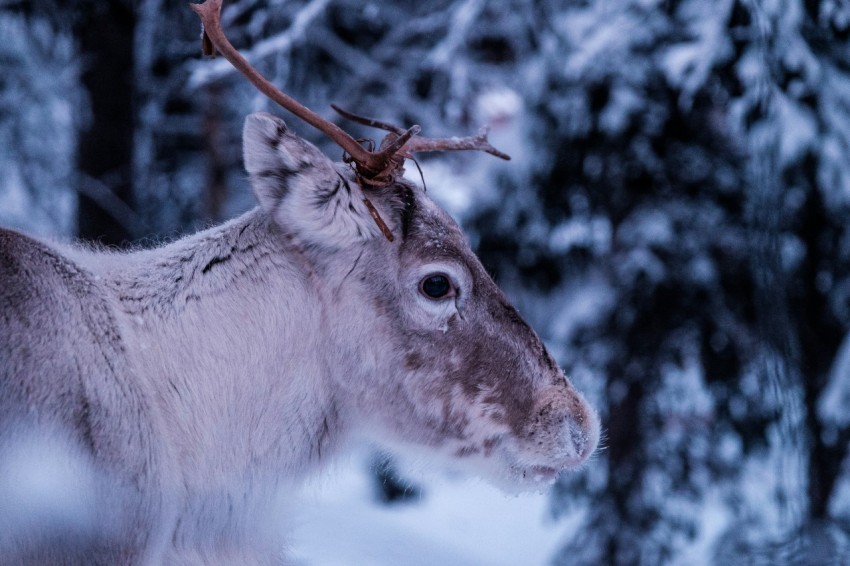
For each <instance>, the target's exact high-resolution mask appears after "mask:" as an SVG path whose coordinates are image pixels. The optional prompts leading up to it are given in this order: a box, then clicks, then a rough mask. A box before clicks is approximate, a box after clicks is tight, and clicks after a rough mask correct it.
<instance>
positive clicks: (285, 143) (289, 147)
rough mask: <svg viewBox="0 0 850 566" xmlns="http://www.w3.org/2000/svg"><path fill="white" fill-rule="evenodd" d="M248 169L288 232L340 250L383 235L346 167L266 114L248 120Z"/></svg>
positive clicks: (261, 199) (259, 197)
mask: <svg viewBox="0 0 850 566" xmlns="http://www.w3.org/2000/svg"><path fill="white" fill-rule="evenodd" d="M242 148H243V153H244V156H243V157H244V160H245V169H246V170H247V171H248V174H249V175H250V179H251V185H252V186H253V188H254V193H255V194H256V196H257V200H259V202H260V206H262V207H263V208H264V209H265V210H266V211H268V212H269V214H271V215H272V216H273V217H274V219H275V220H276V221H277V222H278V224H280V225H281V227H283V228H284V229H285V230H287V231H288V232H292V233H295V234H296V235H298V236H300V237H301V238H302V239H304V240H306V241H309V242H311V243H313V244H318V245H321V246H323V247H331V248H341V247H347V246H349V245H351V244H352V243H353V242H355V241H358V240H364V239H368V238H372V237H375V236H377V235H379V234H380V231H378V229H377V226H376V225H375V223H374V221H373V220H372V218H371V216H370V214H369V210H368V209H367V208H366V205H365V204H364V203H363V195H362V193H361V190H360V188H359V187H358V186H357V185H356V183H354V182H352V181H350V180H349V179H348V172H347V171H342V172H340V171H337V169H336V167H335V166H334V164H333V163H332V162H331V160H330V159H328V158H327V157H326V156H325V154H323V153H322V152H321V151H319V150H318V148H316V147H315V146H314V145H313V144H311V143H309V142H307V141H305V140H303V139H301V138H299V137H298V136H296V135H295V134H293V133H292V132H291V131H290V130H289V128H287V127H286V123H284V121H283V120H281V119H280V118H277V117H276V116H272V115H271V114H267V113H265V112H258V113H256V114H251V115H250V116H248V117H247V118H246V119H245V128H244V130H243V133H242Z"/></svg>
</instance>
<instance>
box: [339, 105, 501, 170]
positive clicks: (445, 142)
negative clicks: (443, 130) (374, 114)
mask: <svg viewBox="0 0 850 566" xmlns="http://www.w3.org/2000/svg"><path fill="white" fill-rule="evenodd" d="M331 108H333V109H334V110H335V111H336V113H337V114H339V115H340V116H342V117H343V118H346V119H347V120H351V121H352V122H357V123H358V124H363V125H364V126H369V127H372V128H378V129H381V130H386V131H388V132H391V133H393V134H402V133H404V130H403V129H401V128H399V127H398V126H394V125H393V124H388V123H387V122H382V121H381V120H378V119H375V118H369V117H367V116H360V115H358V114H354V113H353V112H349V111H348V110H343V109H342V108H340V107H339V106H337V105H336V104H331ZM488 132H489V128H487V127H486V126H485V127H483V128H481V129H480V130H478V135H477V136H465V137H453V138H445V139H439V138H426V137H423V136H415V137H414V138H413V139H411V140H410V141H409V142H407V144H405V145H404V148H403V149H401V153H402V154H404V156H405V157H410V156H411V155H412V154H414V153H417V152H422V151H465V150H475V151H483V152H485V153H489V154H490V155H494V156H496V157H498V158H499V159H504V160H505V161H510V159H511V156H510V155H508V154H507V153H505V152H503V151H499V150H498V149H496V148H495V147H493V146H492V145H491V144H490V142H489V141H488V140H487V133H488Z"/></svg>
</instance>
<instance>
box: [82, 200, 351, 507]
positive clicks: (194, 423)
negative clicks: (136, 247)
mask: <svg viewBox="0 0 850 566" xmlns="http://www.w3.org/2000/svg"><path fill="white" fill-rule="evenodd" d="M272 232H273V234H270V233H272ZM74 255H75V259H77V260H78V261H80V262H81V263H83V264H84V265H85V266H86V267H87V268H89V269H90V270H91V271H93V272H94V273H95V274H96V275H97V276H99V277H100V278H101V280H102V282H103V284H104V286H105V287H106V288H107V289H108V290H109V292H110V294H111V295H112V297H113V298H114V300H115V303H116V311H117V316H118V317H119V319H120V323H121V325H122V327H123V328H122V331H123V332H124V333H126V334H127V340H126V343H128V344H133V345H135V346H134V351H132V352H129V354H130V356H131V357H132V359H133V361H134V363H135V365H136V366H137V367H138V368H139V375H140V376H144V377H145V378H146V379H151V380H158V381H160V383H156V384H152V386H151V387H150V390H151V391H155V392H156V393H155V395H156V396H157V399H156V403H157V404H158V405H159V406H160V408H161V411H160V414H161V415H163V417H162V418H163V419H164V424H165V427H164V428H165V430H169V431H174V434H173V435H172V438H171V439H169V440H170V441H171V444H172V446H171V450H172V451H173V454H172V457H173V458H174V461H175V462H176V466H177V468H178V470H179V471H178V472H177V473H178V474H180V475H182V476H183V480H182V481H183V482H185V483H186V486H185V487H186V489H187V490H188V491H190V492H192V491H199V490H202V491H205V492H215V491H216V490H226V489H227V486H229V485H238V486H244V485H245V484H246V482H247V483H248V484H250V483H251V482H258V483H259V482H274V481H275V480H274V478H276V477H287V478H290V479H292V478H297V477H299V476H301V475H302V474H303V473H304V472H305V471H307V469H309V467H310V466H311V465H312V464H315V463H317V462H318V461H319V460H320V459H321V458H322V457H323V456H324V455H325V453H326V452H328V451H329V450H330V449H331V447H332V446H333V445H334V444H335V436H336V433H337V431H338V430H340V428H341V427H340V422H339V421H340V414H339V411H338V408H337V404H336V403H335V401H334V398H333V394H332V390H331V388H330V387H329V385H328V382H327V375H328V359H327V358H326V357H323V356H321V355H317V353H319V352H324V351H327V348H326V345H325V344H323V340H324V338H323V337H322V335H323V333H322V332H321V329H322V327H323V325H324V324H325V321H324V320H323V318H324V313H323V308H322V304H323V300H322V296H321V295H322V289H321V288H320V287H317V286H316V281H315V278H314V277H313V275H312V272H311V267H310V265H309V263H308V262H307V260H306V259H305V257H304V256H303V255H302V254H300V253H299V252H298V249H297V247H296V246H295V244H294V243H293V242H292V241H291V240H290V239H288V238H287V237H286V236H285V235H283V234H280V233H279V232H278V231H277V228H276V227H275V225H274V224H273V223H272V222H270V221H269V220H268V218H267V216H266V215H265V214H264V213H263V212H262V211H261V210H260V209H256V210H254V211H252V212H249V213H247V214H245V215H243V216H242V217H240V218H237V219H235V220H233V221H231V222H229V223H226V224H224V225H222V226H219V227H216V228H213V229H210V230H207V231H204V232H200V233H198V234H195V235H192V236H190V237H187V238H185V239H182V240H179V241H177V242H174V243H172V244H170V245H168V246H166V247H164V248H160V249H155V250H147V251H140V252H135V253H130V254H98V255H96V256H95V255H91V254H87V253H82V254H81V253H80V252H79V251H77V252H76V253H75V254H74ZM246 415H247V416H248V417H247V418H246ZM199 471H203V472H206V473H199ZM187 472H188V473H187ZM240 474H242V476H240ZM235 476H236V477H235ZM235 480H236V481H235ZM191 482H202V483H203V485H189V484H190V483H191ZM216 483H219V484H220V485H215V484H216Z"/></svg>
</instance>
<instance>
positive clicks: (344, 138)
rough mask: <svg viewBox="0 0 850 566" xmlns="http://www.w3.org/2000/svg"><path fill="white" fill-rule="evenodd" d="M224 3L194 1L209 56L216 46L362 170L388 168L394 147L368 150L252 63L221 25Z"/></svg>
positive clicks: (365, 172)
mask: <svg viewBox="0 0 850 566" xmlns="http://www.w3.org/2000/svg"><path fill="white" fill-rule="evenodd" d="M221 4H222V0H206V1H205V2H204V3H203V4H190V6H191V7H192V10H194V11H195V13H196V14H198V16H199V17H200V18H201V23H202V24H203V26H204V27H203V39H202V41H203V49H204V53H205V54H206V55H209V56H215V52H216V50H217V51H218V52H219V53H221V54H222V55H223V56H224V58H225V59H227V60H228V61H230V63H231V64H232V65H233V66H234V67H235V68H236V69H237V70H239V71H240V72H241V73H242V74H243V75H245V77H247V79H248V80H249V81H251V83H253V85H254V86H255V87H257V89H258V90H259V91H260V92H262V93H263V94H265V95H266V96H268V97H269V98H270V99H272V100H274V101H275V102H276V103H278V104H279V105H281V106H282V107H283V108H285V109H287V110H289V111H290V112H292V113H293V114H295V115H296V116H298V117H299V118H301V119H302V120H304V121H305V122H307V123H308V124H310V125H311V126H313V127H314V128H316V129H318V130H319V131H321V132H322V133H324V134H325V135H327V136H328V137H329V138H331V139H332V140H333V141H335V142H336V143H337V144H339V146H340V147H341V148H342V149H343V150H344V151H345V152H346V153H348V154H349V155H350V156H351V158H352V159H353V161H354V162H355V163H356V164H357V165H358V168H363V169H365V171H362V172H361V173H363V174H367V175H374V174H376V173H381V172H382V171H383V170H384V169H386V167H387V165H388V163H389V161H390V159H391V158H392V156H393V155H394V153H395V152H394V151H391V150H390V151H388V150H386V149H384V150H380V151H377V152H370V151H367V150H366V149H365V148H363V146H361V145H360V144H359V143H357V140H355V139H354V138H353V137H351V136H350V135H348V133H346V132H345V131H344V130H343V129H342V128H340V127H339V126H337V125H336V124H334V123H333V122H331V121H329V120H326V119H325V118H322V117H321V116H319V115H318V114H316V113H315V112H313V111H312V110H310V109H309V108H307V107H306V106H304V105H303V104H301V103H300V102H298V101H297V100H295V99H294V98H292V97H291V96H289V95H288V94H286V93H284V92H282V91H281V90H279V89H278V88H276V87H275V86H274V85H273V84H272V83H271V82H269V81H268V80H267V79H266V78H265V77H264V76H262V75H261V74H260V73H259V72H258V71H257V70H256V69H254V67H252V66H251V64H250V63H249V62H248V61H247V60H246V59H245V58H244V57H243V56H242V55H241V54H240V53H239V51H237V50H236V48H235V47H233V45H232V44H231V43H230V41H229V40H228V39H227V36H226V35H225V34H224V31H223V30H222V28H221ZM414 133H415V132H414ZM411 135H413V134H411Z"/></svg>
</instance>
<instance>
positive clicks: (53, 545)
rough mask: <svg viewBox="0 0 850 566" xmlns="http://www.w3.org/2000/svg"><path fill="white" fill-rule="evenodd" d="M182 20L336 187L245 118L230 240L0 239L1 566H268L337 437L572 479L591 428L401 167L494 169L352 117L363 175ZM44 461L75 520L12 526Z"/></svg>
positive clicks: (551, 366) (215, 15)
mask: <svg viewBox="0 0 850 566" xmlns="http://www.w3.org/2000/svg"><path fill="white" fill-rule="evenodd" d="M192 8H193V9H194V10H195V11H196V12H197V13H198V14H199V15H200V17H201V19H202V22H203V24H204V36H203V37H204V42H205V44H206V45H207V47H208V51H211V50H212V49H210V48H211V47H213V46H214V48H215V49H217V50H218V51H220V52H221V53H222V54H224V55H225V57H226V58H228V59H229V60H230V61H231V62H232V63H233V64H234V65H235V66H236V67H237V68H238V69H240V70H241V71H242V72H243V73H244V74H246V75H247V76H248V78H249V79H250V80H251V81H252V82H254V83H255V84H257V85H258V87H259V88H261V90H263V91H264V92H266V93H267V94H268V95H269V96H271V97H272V98H273V99H274V100H276V101H278V102H280V103H281V104H282V105H283V106H284V107H285V108H286V109H288V110H291V111H292V112H293V113H295V114H296V115H297V116H299V117H301V118H303V119H304V120H305V121H307V122H308V123H310V124H312V125H314V126H316V127H317V128H319V129H320V130H321V131H323V132H325V133H327V134H328V135H330V136H331V138H332V139H333V140H335V141H336V142H337V143H339V145H340V146H342V148H343V149H344V150H345V152H346V156H347V161H348V163H333V162H331V160H329V159H328V158H327V157H326V156H325V155H324V154H322V153H321V152H320V151H319V150H318V149H317V148H316V147H314V146H313V145H311V144H309V143H308V142H306V141H304V140H303V139H301V138H299V137H297V136H296V135H295V134H293V133H292V132H291V131H290V130H289V128H288V127H287V126H286V124H285V123H284V122H283V120H281V119H279V118H276V117H274V116H272V115H271V114H266V113H258V114H252V115H250V116H248V117H247V119H246V121H245V127H244V132H243V149H244V162H245V168H246V170H247V172H248V174H249V177H250V182H251V185H252V187H253V190H254V193H255V194H256V197H257V200H258V201H259V206H258V207H257V208H255V209H254V210H252V211H250V212H248V213H246V214H244V215H243V216H241V217H239V218H236V219H234V220H231V221H230V222H227V223H225V224H223V225H221V226H219V227H216V228H212V229H209V230H206V231H203V232H199V233H197V234H194V235H191V236H188V237H186V238H184V239H181V240H179V241H176V242H173V243H171V244H169V245H166V246H164V247H160V248H157V249H150V250H145V251H135V252H130V253H121V252H116V251H102V250H91V249H86V248H83V247H79V246H67V245H61V244H55V243H48V242H45V241H41V240H38V239H35V238H32V237H29V236H26V235H23V234H21V233H18V232H14V231H11V230H0V556H2V557H3V558H2V562H3V563H12V564H207V563H221V564H273V563H279V562H280V561H282V560H283V554H282V553H283V542H282V541H281V540H280V538H279V536H278V533H277V530H276V529H275V528H273V527H270V526H269V524H270V523H271V522H273V521H272V519H277V518H279V513H278V512H279V511H280V509H281V505H283V507H285V502H286V500H287V493H288V490H289V489H290V488H291V487H292V486H293V485H295V483H297V482H298V480H299V479H302V478H304V477H305V476H306V475H307V474H309V473H311V472H313V471H315V470H317V469H318V468H319V467H320V466H321V464H322V463H323V462H326V461H327V460H328V458H329V457H330V456H331V455H332V454H334V453H335V452H336V451H337V450H338V449H339V448H340V447H342V446H344V445H345V444H346V442H348V441H349V439H350V438H352V435H354V434H361V433H366V434H370V435H374V436H376V437H378V438H380V439H382V440H384V441H385V442H387V443H389V444H390V445H398V446H416V447H421V448H424V449H427V450H428V451H429V452H430V453H431V454H433V455H435V456H445V457H448V458H450V459H452V460H454V461H456V462H459V463H461V464H462V465H468V466H469V467H470V468H471V469H473V470H474V471H476V472H477V473H479V474H481V475H484V476H485V477H489V478H491V479H492V480H494V481H496V482H497V483H501V484H510V485H514V486H519V487H526V488H532V489H534V488H539V487H540V486H546V485H547V484H549V483H551V482H553V481H554V480H555V479H556V478H557V476H558V474H559V473H561V472H562V471H564V470H569V469H574V468H576V467H578V466H580V465H581V464H582V463H583V462H585V461H586V460H587V458H588V457H589V456H590V454H591V453H592V452H593V451H594V449H595V447H596V444H597V441H598V437H599V421H598V418H597V416H596V413H595V412H594V411H593V409H591V408H590V406H589V405H588V404H587V402H586V401H585V400H584V399H583V397H582V396H581V394H580V393H578V392H577V391H576V390H575V389H574V388H573V386H572V385H571V384H570V382H569V381H568V380H567V379H566V378H565V376H564V374H563V372H562V370H561V369H560V368H559V367H558V365H557V363H556V362H555V360H554V359H553V358H552V356H551V355H550V354H549V352H548V351H547V350H546V348H545V346H544V345H543V343H542V342H541V340H540V338H538V336H537V335H536V334H535V333H534V331H533V330H532V329H531V328H530V327H529V326H528V325H527V324H526V323H525V322H524V321H523V319H522V318H521V317H520V315H519V314H518V313H517V311H516V310H515V309H514V308H513V307H512V306H511V305H510V303H509V302H508V301H507V299H506V298H505V296H504V295H503V294H502V292H501V291H500V290H499V289H498V288H497V286H496V285H495V284H494V282H493V281H492V280H491V278H490V277H489V276H488V275H487V273H486V272H485V270H484V268H483V267H482V266H481V264H480V262H479V261H478V259H477V258H476V257H475V255H474V254H473V252H472V251H471V250H470V247H469V245H468V244H467V242H466V240H465V238H464V236H463V234H462V232H461V230H460V228H459V227H458V226H457V224H455V222H454V221H453V220H452V219H451V218H450V217H449V215H448V214H447V213H446V212H444V211H443V210H442V209H440V208H439V207H438V206H437V205H436V204H435V203H434V202H433V201H431V199H429V198H428V197H427V196H426V194H425V193H424V192H423V191H422V190H419V189H418V188H417V187H416V186H415V185H413V184H412V183H410V182H408V181H406V180H404V179H402V178H401V176H400V172H401V166H402V164H403V161H404V159H405V158H407V157H409V156H410V155H411V154H413V153H414V152H417V151H428V150H458V149H479V150H484V151H488V152H490V153H494V154H496V155H500V154H499V152H498V151H497V150H495V149H494V148H492V146H490V145H489V143H488V142H487V141H486V137H485V136H484V135H479V136H477V137H474V138H463V139H453V140H432V139H428V138H423V137H420V136H419V135H418V131H419V128H418V127H413V128H410V129H408V130H401V129H398V128H394V127H392V126H389V125H386V124H381V123H379V122H375V121H370V120H368V119H364V118H360V117H356V116H355V118H356V119H358V120H360V121H363V122H366V123H371V124H373V125H379V126H382V127H384V128H385V129H388V130H390V132H389V134H387V137H386V138H385V140H384V142H383V143H382V144H381V146H380V147H379V148H378V149H376V150H375V151H367V150H366V149H365V148H363V147H362V146H361V145H360V144H359V143H358V142H357V141H355V140H354V139H353V138H351V137H350V136H349V135H348V134H346V133H345V132H343V131H342V130H341V129H339V128H338V127H337V126H336V125H335V124H333V123H332V122H329V121H326V120H324V119H322V118H321V117H319V116H318V115H316V114H314V113H312V112H311V111H310V110H308V109H307V108H305V107H303V106H301V105H300V104H298V103H297V102H295V101H294V100H292V99H291V98H289V97H288V96H287V95H285V94H284V93H282V92H280V91H277V90H276V89H274V87H272V86H271V85H270V83H268V81H266V80H265V79H264V78H262V77H261V76H260V75H259V74H258V73H257V72H256V71H255V70H253V69H252V68H251V67H250V65H248V63H247V62H246V61H245V60H244V59H243V58H241V56H240V55H239V54H238V52H236V50H235V49H234V48H233V47H232V46H231V45H230V43H229V42H228V41H227V39H226V37H225V36H224V33H223V31H222V30H221V26H220V20H219V16H220V9H221V0H206V3H204V4H200V5H193V6H192ZM28 458H29V459H28ZM45 460H47V461H49V462H51V463H52V464H53V465H54V467H57V468H58V469H57V470H55V472H54V473H55V474H58V477H59V481H60V484H61V486H60V487H61V489H62V490H65V492H66V495H67V494H71V495H70V496H71V497H72V498H75V499H74V505H75V506H74V507H73V510H74V512H75V513H76V515H74V516H73V517H72V518H71V519H68V520H63V518H62V517H59V518H58V519H57V517H56V513H52V514H51V513H47V514H46V515H45V517H47V518H46V519H45V518H44V517H42V516H40V515H38V516H35V517H33V515H32V513H30V514H29V515H27V514H26V513H22V512H20V510H17V511H15V510H14V509H11V508H10V507H11V506H12V505H14V503H15V501H18V503H21V502H23V504H27V503H32V501H33V499H32V497H30V496H32V495H33V494H32V493H29V492H26V493H24V492H21V491H20V490H22V489H23V490H24V491H26V490H25V489H24V488H23V487H22V486H23V485H24V484H27V482H28V481H31V480H32V476H31V474H30V473H31V472H32V471H33V470H34V469H35V470H37V469H38V467H39V466H40V465H42V463H43V462H44V461H45ZM22 461H23V462H35V464H34V468H33V467H31V468H26V467H24V468H20V466H19V464H20V462H22ZM16 465H18V466H19V467H18V468H16V467H15V466H16ZM16 474H17V475H16ZM33 481H34V480H33ZM27 485H29V484H27ZM16 490H18V491H16ZM22 493H23V495H22ZM16 497H17V499H15V498H16ZM28 497H29V499H28ZM39 501H40V500H39ZM10 502H11V503H10ZM41 503H44V502H43V501H42V502H41ZM52 503H53V502H52V501H49V502H47V503H46V505H47V508H48V511H51V509H50V505H51V504H52ZM52 511H55V509H52ZM284 512H285V509H284ZM36 515H37V514H36ZM60 515H61V513H60ZM22 517H23V518H22ZM65 519H67V517H66V518H65Z"/></svg>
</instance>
